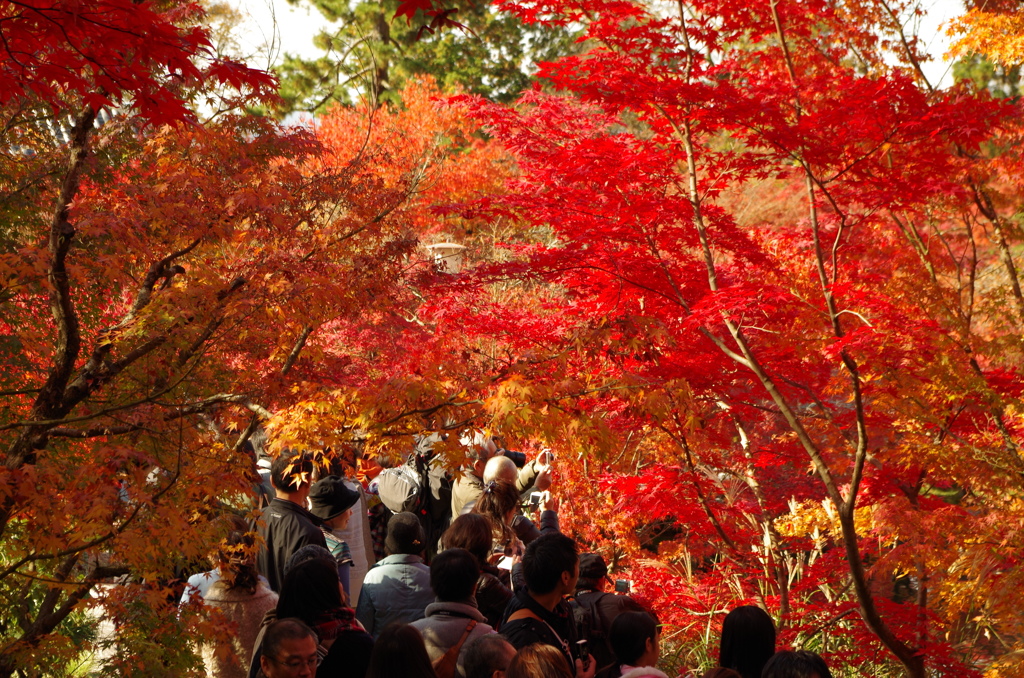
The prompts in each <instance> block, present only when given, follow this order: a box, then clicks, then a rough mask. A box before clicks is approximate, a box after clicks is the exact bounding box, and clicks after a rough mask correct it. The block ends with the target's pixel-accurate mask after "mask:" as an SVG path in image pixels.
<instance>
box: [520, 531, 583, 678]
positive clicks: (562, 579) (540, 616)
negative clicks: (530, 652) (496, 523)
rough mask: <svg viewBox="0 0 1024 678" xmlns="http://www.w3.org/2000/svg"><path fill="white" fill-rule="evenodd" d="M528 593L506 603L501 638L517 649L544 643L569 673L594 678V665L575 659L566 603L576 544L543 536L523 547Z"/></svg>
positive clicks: (574, 570)
mask: <svg viewBox="0 0 1024 678" xmlns="http://www.w3.org/2000/svg"><path fill="white" fill-rule="evenodd" d="M522 570H523V576H524V577H525V579H526V588H525V589H524V590H522V591H520V592H519V593H518V594H517V595H516V597H515V598H513V599H512V601H511V602H510V603H509V606H508V610H507V611H506V617H505V619H504V620H503V621H502V623H501V634H502V635H503V636H505V637H506V638H507V639H508V642H510V643H512V645H513V646H514V647H515V648H517V649H519V650H521V649H523V648H524V647H526V646H527V645H532V644H534V643H542V644H544V645H551V646H552V647H554V648H556V649H557V650H559V651H560V652H561V654H562V657H563V658H564V660H565V665H566V668H567V669H568V670H569V673H570V674H575V675H576V676H577V677H581V676H582V677H585V678H592V677H593V675H594V673H595V671H596V668H597V663H596V662H594V661H593V660H590V661H588V662H586V663H584V662H582V661H580V660H579V659H578V658H576V657H574V656H573V651H574V650H576V648H577V645H576V641H577V640H578V638H577V631H576V624H575V623H574V620H573V616H572V610H571V609H570V608H569V605H568V603H566V602H565V600H564V598H565V596H567V595H568V594H570V593H572V592H573V591H574V590H575V588H576V579H577V578H578V577H579V574H580V563H579V555H578V553H577V551H576V542H575V541H573V540H572V539H570V538H569V537H567V536H565V535H564V534H560V533H551V534H544V535H541V536H540V537H538V538H537V539H535V540H534V541H533V542H531V543H530V545H529V546H527V547H526V553H525V554H524V556H523V564H522Z"/></svg>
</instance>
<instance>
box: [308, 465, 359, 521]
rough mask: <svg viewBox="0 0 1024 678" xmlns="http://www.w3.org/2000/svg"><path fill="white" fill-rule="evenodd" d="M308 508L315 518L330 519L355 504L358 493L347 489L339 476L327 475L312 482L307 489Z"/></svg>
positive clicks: (357, 499)
mask: <svg viewBox="0 0 1024 678" xmlns="http://www.w3.org/2000/svg"><path fill="white" fill-rule="evenodd" d="M309 501H310V503H311V504H312V505H313V508H312V509H310V511H309V512H310V513H312V514H313V515H314V516H316V517H317V518H320V519H321V520H330V519H331V518H334V517H337V516H340V515H341V514H342V513H344V512H345V511H347V510H349V509H350V508H352V507H353V506H355V504H356V502H357V501H359V493H358V492H356V491H355V490H352V489H349V487H348V485H346V484H345V480H344V479H343V478H342V477H341V476H327V477H326V478H321V479H320V480H318V481H316V482H315V483H313V487H311V488H310V489H309Z"/></svg>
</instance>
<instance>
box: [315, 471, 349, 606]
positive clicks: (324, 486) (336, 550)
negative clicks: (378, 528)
mask: <svg viewBox="0 0 1024 678" xmlns="http://www.w3.org/2000/svg"><path fill="white" fill-rule="evenodd" d="M357 501H359V493H358V492H356V491H355V490H353V489H350V488H349V487H348V486H347V485H346V484H345V480H344V478H341V477H340V476H326V477H324V478H321V479H320V480H318V481H316V482H315V483H313V486H312V487H311V488H309V503H310V504H311V506H312V508H310V510H309V512H310V513H312V514H313V515H314V516H316V517H317V518H319V519H320V520H321V521H323V522H322V523H321V525H320V531H321V532H323V533H324V541H326V542H327V550H328V551H330V552H331V555H332V556H334V559H335V560H336V561H337V564H338V578H339V579H340V580H341V586H342V588H343V589H345V604H346V605H348V604H349V602H348V601H349V600H351V593H350V592H351V589H350V585H349V580H350V577H349V571H350V570H351V569H352V565H353V562H352V551H351V549H349V547H348V544H346V543H345V540H344V539H342V538H341V537H340V536H339V535H340V534H341V533H342V531H343V530H344V529H345V527H346V526H347V525H348V520H349V518H351V517H352V507H353V506H355V504H356V502H357Z"/></svg>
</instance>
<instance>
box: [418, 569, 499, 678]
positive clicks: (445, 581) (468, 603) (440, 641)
mask: <svg viewBox="0 0 1024 678" xmlns="http://www.w3.org/2000/svg"><path fill="white" fill-rule="evenodd" d="M479 576H480V568H479V567H478V566H477V564H476V559H475V558H473V556H472V555H471V554H470V553H469V551H466V550H464V549H447V550H445V551H442V552H441V553H439V554H437V555H436V556H434V560H433V561H432V562H431V563H430V587H431V588H432V589H433V590H434V594H435V595H436V596H437V602H436V603H431V604H430V605H427V609H426V617H424V618H423V619H418V620H416V621H414V622H412V624H411V626H413V627H414V628H415V629H416V630H417V631H419V632H420V635H422V636H423V642H424V644H425V645H426V647H427V654H428V655H429V656H430V661H432V662H434V665H435V668H437V667H438V662H439V661H442V657H445V656H446V655H448V654H451V655H452V656H451V657H448V658H447V659H445V660H443V661H444V662H445V663H446V664H452V663H454V666H453V667H452V668H453V672H454V675H457V676H460V677H461V676H464V675H465V669H464V668H463V666H464V664H465V644H466V643H467V642H468V641H470V640H474V639H476V638H479V637H480V636H484V635H487V634H490V633H494V629H492V628H491V627H490V626H488V625H487V624H486V623H484V616H483V615H482V614H480V610H478V609H477V608H476V601H474V600H473V592H474V591H475V590H476V582H477V578H478V577H479ZM453 660H454V662H453ZM439 673H440V671H439Z"/></svg>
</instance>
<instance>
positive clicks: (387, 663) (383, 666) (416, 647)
mask: <svg viewBox="0 0 1024 678" xmlns="http://www.w3.org/2000/svg"><path fill="white" fill-rule="evenodd" d="M395 676H402V678H436V676H437V674H435V673H434V667H433V665H432V664H431V663H430V656H429V655H428V654H427V648H426V646H425V645H424V644H423V636H421V635H420V632H419V631H417V630H416V627H414V626H409V625H408V624H400V623H395V624H389V625H388V626H387V627H386V628H385V629H384V630H383V631H381V633H380V636H378V637H377V640H376V641H374V643H373V654H371V655H370V668H369V669H367V671H366V678H395Z"/></svg>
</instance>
